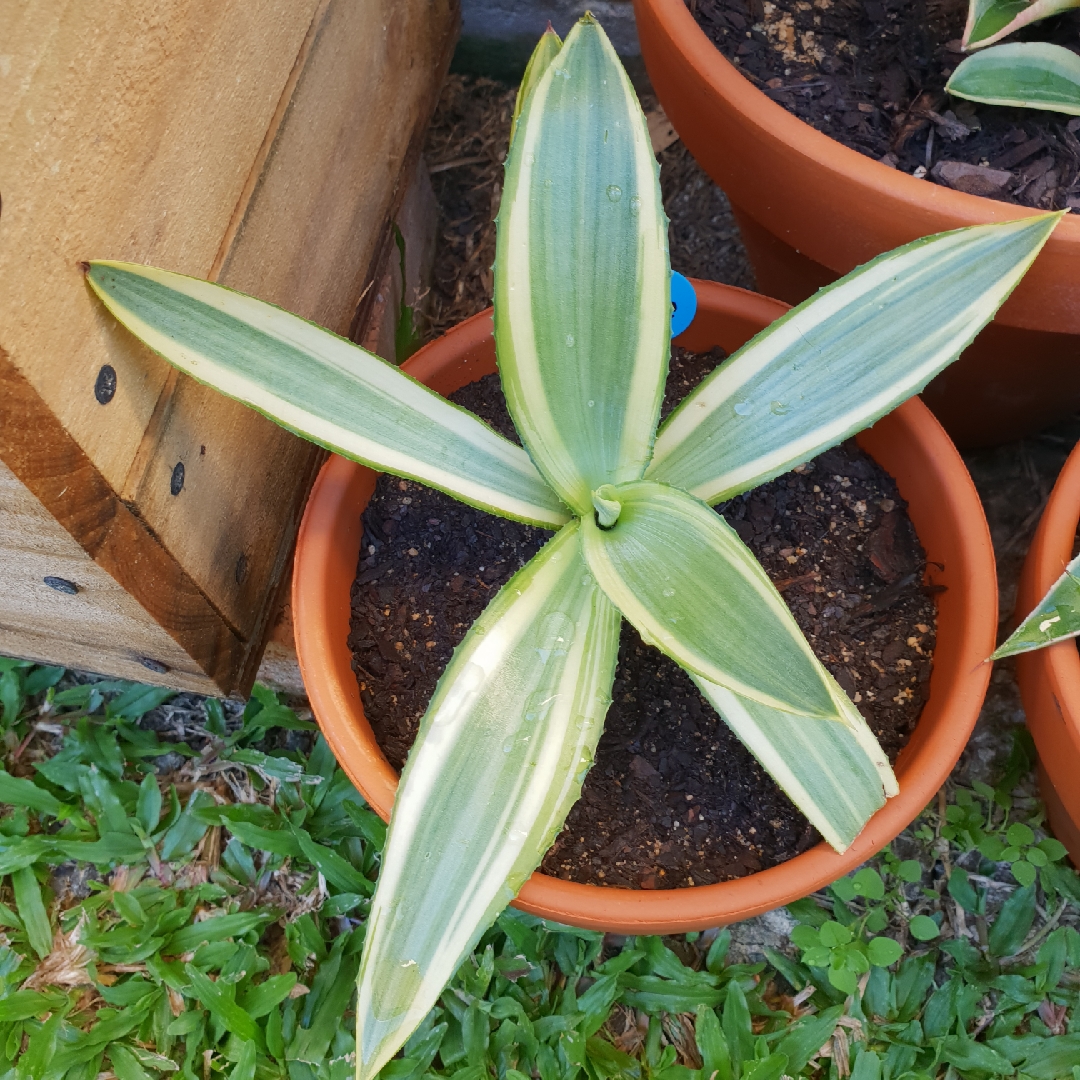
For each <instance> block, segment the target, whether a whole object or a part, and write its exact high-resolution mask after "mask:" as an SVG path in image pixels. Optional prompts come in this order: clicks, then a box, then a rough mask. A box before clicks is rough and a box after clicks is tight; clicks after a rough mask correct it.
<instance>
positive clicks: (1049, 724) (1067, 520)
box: [1016, 446, 1080, 867]
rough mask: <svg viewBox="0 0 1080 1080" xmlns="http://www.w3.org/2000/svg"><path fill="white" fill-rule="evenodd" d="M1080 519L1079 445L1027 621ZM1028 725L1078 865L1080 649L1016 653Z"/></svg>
mask: <svg viewBox="0 0 1080 1080" xmlns="http://www.w3.org/2000/svg"><path fill="white" fill-rule="evenodd" d="M1078 523H1080V446H1078V447H1076V449H1074V450H1073V452H1072V453H1071V454H1070V455H1069V460H1068V461H1066V462H1065V467H1064V468H1063V469H1062V470H1061V475H1060V476H1059V477H1058V479H1057V483H1056V484H1055V485H1054V490H1053V491H1052V492H1051V493H1050V499H1049V501H1048V502H1047V504H1046V509H1045V510H1044V511H1043V516H1042V520H1041V521H1040V522H1039V528H1038V530H1037V531H1036V533H1035V539H1034V540H1032V542H1031V547H1030V549H1029V550H1028V555H1027V560H1026V561H1025V563H1024V572H1023V574H1022V575H1021V578H1020V589H1019V591H1018V593H1017V597H1016V618H1017V619H1018V620H1019V619H1022V618H1024V617H1025V616H1026V615H1027V614H1028V613H1029V612H1030V611H1031V610H1032V608H1034V607H1035V605H1036V604H1037V603H1038V602H1039V601H1040V600H1041V599H1042V598H1043V597H1044V596H1045V595H1046V593H1047V590H1048V589H1049V588H1050V586H1051V585H1053V584H1054V582H1055V581H1057V579H1058V578H1059V577H1061V575H1062V573H1063V572H1064V570H1065V567H1066V565H1067V564H1068V562H1069V561H1070V560H1071V559H1072V553H1073V544H1074V542H1075V539H1076V528H1077V524H1078ZM1016 679H1017V682H1018V683H1019V684H1020V696H1021V698H1022V699H1023V702H1024V712H1025V713H1026V714H1027V724H1028V728H1029V729H1030V731H1031V735H1032V737H1033V738H1034V740H1035V746H1036V748H1037V749H1038V751H1039V786H1040V788H1041V790H1042V797H1043V801H1044V802H1045V803H1046V812H1047V818H1048V820H1049V822H1050V828H1051V829H1052V830H1053V833H1054V835H1055V836H1056V837H1057V838H1058V839H1059V840H1060V841H1061V842H1062V843H1063V844H1064V845H1065V846H1066V847H1067V848H1068V849H1069V855H1070V856H1071V857H1072V861H1073V862H1074V863H1075V864H1076V865H1077V866H1078V867H1080V651H1078V650H1077V647H1076V642H1075V641H1072V640H1070V641H1060V642H1058V644H1057V645H1051V646H1050V647H1049V648H1046V649H1039V650H1037V651H1036V652H1030V653H1023V654H1022V655H1020V656H1018V657H1017V658H1016Z"/></svg>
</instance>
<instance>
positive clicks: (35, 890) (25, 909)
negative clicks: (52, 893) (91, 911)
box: [11, 866, 52, 960]
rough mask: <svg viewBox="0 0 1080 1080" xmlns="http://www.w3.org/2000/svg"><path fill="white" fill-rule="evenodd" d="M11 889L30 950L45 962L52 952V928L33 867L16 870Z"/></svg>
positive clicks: (12, 877)
mask: <svg viewBox="0 0 1080 1080" xmlns="http://www.w3.org/2000/svg"><path fill="white" fill-rule="evenodd" d="M11 887H12V889H13V890H14V893H15V910H16V911H17V912H18V913H19V918H20V919H22V923H23V926H24V927H25V929H26V936H27V938H28V939H29V941H30V948H32V949H33V950H34V952H36V953H37V954H38V956H39V957H41V959H42V960H44V959H45V957H46V956H48V955H49V953H51V952H52V927H51V926H50V925H49V915H48V913H47V912H46V910H45V904H44V902H43V901H42V899H41V885H40V884H39V882H38V879H37V877H36V876H35V875H34V870H33V867H30V866H27V867H24V868H23V869H22V870H16V871H15V872H14V873H13V874H12V875H11Z"/></svg>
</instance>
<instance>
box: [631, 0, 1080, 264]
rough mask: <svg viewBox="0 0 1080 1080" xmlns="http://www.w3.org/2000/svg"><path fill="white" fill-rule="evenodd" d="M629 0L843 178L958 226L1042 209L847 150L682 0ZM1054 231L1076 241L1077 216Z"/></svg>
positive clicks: (714, 77) (704, 69) (723, 90)
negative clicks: (717, 39)
mask: <svg viewBox="0 0 1080 1080" xmlns="http://www.w3.org/2000/svg"><path fill="white" fill-rule="evenodd" d="M634 3H635V5H643V6H647V7H650V8H652V9H653V11H654V12H655V14H656V16H657V18H659V19H661V20H662V21H663V22H664V23H665V24H666V26H667V28H668V30H669V32H670V34H671V37H672V39H673V40H674V41H675V42H676V44H677V45H678V47H679V48H680V50H681V51H682V54H683V56H684V57H685V58H686V60H687V61H688V62H689V64H690V66H691V67H692V68H693V69H694V70H695V72H696V73H697V74H698V76H699V77H700V78H701V79H703V80H704V81H705V82H707V83H709V85H710V86H711V87H712V88H713V89H714V90H715V91H716V92H717V93H718V94H719V95H720V96H721V97H723V98H724V99H725V100H727V101H728V102H730V103H731V104H732V105H733V106H734V107H735V108H736V109H737V110H738V111H739V112H740V113H742V114H743V115H744V116H746V117H747V118H749V119H750V122H751V123H753V124H754V125H755V126H756V127H762V128H766V129H767V130H769V131H771V132H773V133H774V134H775V135H776V137H777V138H778V139H780V140H781V141H783V142H785V143H787V144H788V145H789V146H790V147H791V149H792V150H793V151H795V153H796V154H798V155H800V156H802V157H806V158H811V159H813V160H815V161H819V162H823V163H825V164H827V165H828V166H829V167H830V168H831V170H832V171H833V172H834V173H836V174H837V175H839V176H843V177H844V179H845V182H847V183H854V184H857V185H859V186H862V187H870V188H874V189H876V190H878V191H881V192H882V193H883V194H884V195H886V196H887V197H888V198H890V199H895V200H897V201H899V202H904V203H909V204H911V205H912V206H919V207H924V206H926V205H927V204H931V203H932V204H934V205H935V209H936V210H937V211H938V212H939V213H940V214H942V215H947V216H949V217H951V218H955V219H956V225H955V226H954V227H957V228H958V227H961V226H964V225H985V224H987V223H988V222H992V221H1013V220H1016V219H1017V218H1018V217H1031V216H1033V215H1035V214H1041V213H1045V211H1042V210H1036V209H1034V208H1032V207H1029V206H1014V205H1013V204H1012V203H1002V202H998V201H997V200H995V199H988V198H985V197H984V196H982V195H969V194H968V193H967V192H964V191H954V190H953V189H952V188H949V187H945V186H944V185H941V184H928V183H926V182H925V181H923V180H916V179H915V177H913V176H910V175H909V174H907V173H903V172H899V171H897V170H896V169H890V168H889V167H888V166H887V165H883V164H882V163H881V162H880V161H874V160H873V159H872V158H869V157H867V156H866V155H865V154H860V153H859V152H858V151H857V150H852V149H851V147H849V146H845V145H844V144H843V143H841V142H838V141H837V140H836V139H834V138H832V137H831V136H830V135H826V134H825V133H824V132H821V131H818V130H817V129H816V128H813V127H811V126H810V125H809V124H808V123H806V121H805V120H800V119H799V118H798V117H797V116H794V115H792V114H791V113H789V112H788V111H787V109H785V108H784V107H783V106H782V105H779V104H777V103H776V102H775V101H772V100H771V99H770V98H769V96H768V95H767V94H765V93H764V92H763V91H761V90H759V89H758V88H757V87H756V86H754V85H753V84H752V83H751V82H750V80H749V79H748V78H746V76H745V75H743V74H742V73H741V72H740V71H739V69H738V68H737V67H736V66H735V65H734V64H732V63H731V61H730V60H728V58H727V57H726V56H724V54H723V53H722V52H721V51H720V50H719V49H718V48H717V47H716V45H714V44H713V42H712V41H710V40H709V37H708V35H707V34H706V33H705V31H704V30H702V29H701V27H700V26H698V24H697V22H696V21H695V19H694V17H693V15H691V14H690V11H689V10H688V8H687V7H686V4H685V2H684V0H634ZM1057 234H1061V239H1062V240H1065V241H1068V242H1070V243H1080V218H1077V219H1073V217H1072V215H1071V214H1069V215H1066V217H1065V220H1064V221H1062V222H1061V224H1060V225H1059V226H1058V227H1057V229H1056V230H1055V235H1057Z"/></svg>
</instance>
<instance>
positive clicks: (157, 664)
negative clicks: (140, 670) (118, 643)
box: [137, 656, 169, 675]
mask: <svg viewBox="0 0 1080 1080" xmlns="http://www.w3.org/2000/svg"><path fill="white" fill-rule="evenodd" d="M137 659H138V661H139V663H140V664H142V666H143V667H144V668H147V669H149V670H150V671H153V672H154V673H155V674H157V675H164V674H165V673H166V672H167V671H168V670H169V667H168V665H167V664H163V663H162V662H161V661H160V660H153V659H151V658H150V657H149V656H140V657H137Z"/></svg>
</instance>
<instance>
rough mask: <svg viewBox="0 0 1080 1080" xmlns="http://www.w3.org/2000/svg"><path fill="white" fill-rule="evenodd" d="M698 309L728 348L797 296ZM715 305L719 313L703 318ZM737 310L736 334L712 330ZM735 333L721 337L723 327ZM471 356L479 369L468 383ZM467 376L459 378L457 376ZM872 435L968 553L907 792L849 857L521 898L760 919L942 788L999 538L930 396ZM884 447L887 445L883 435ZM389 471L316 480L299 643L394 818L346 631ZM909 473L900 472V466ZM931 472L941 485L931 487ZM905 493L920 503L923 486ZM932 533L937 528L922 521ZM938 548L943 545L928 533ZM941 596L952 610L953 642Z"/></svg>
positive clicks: (455, 367) (582, 911) (457, 364)
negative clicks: (361, 506) (364, 538)
mask: <svg viewBox="0 0 1080 1080" xmlns="http://www.w3.org/2000/svg"><path fill="white" fill-rule="evenodd" d="M694 287H695V290H696V292H697V294H698V305H699V306H698V317H697V319H696V321H695V324H694V325H693V326H691V328H690V330H689V331H687V333H685V334H684V335H683V336H682V337H681V338H680V339H679V341H680V343H681V344H684V345H685V346H686V347H688V348H694V349H699V350H703V349H707V348H709V347H711V345H714V344H721V345H723V346H724V347H725V348H727V349H728V351H729V352H730V351H733V349H734V348H735V347H737V346H738V345H739V344H741V343H742V342H743V341H745V340H748V339H749V338H750V337H751V336H753V334H754V333H756V332H757V331H758V330H759V329H761V328H762V327H763V326H765V325H767V324H768V323H769V322H771V321H773V320H774V319H775V318H777V317H779V315H781V314H782V313H783V312H784V311H786V310H787V305H785V304H782V303H781V302H780V301H776V300H771V299H769V298H767V297H763V296H759V295H758V294H756V293H750V292H747V291H745V290H742V289H737V288H734V287H732V286H726V285H718V284H716V283H713V282H702V281H695V282H694ZM703 316H704V318H703ZM710 320H712V321H714V322H717V321H723V322H724V326H725V327H726V330H725V331H724V332H725V333H726V335H727V339H726V340H719V339H718V338H717V336H716V334H714V333H712V332H710V333H705V331H704V329H703V328H704V324H706V323H708V322H709V321H710ZM491 327H492V324H491V312H490V310H489V311H487V312H483V313H481V314H480V315H476V316H474V317H473V318H471V319H468V320H466V321H465V322H463V323H461V324H459V325H458V326H457V327H455V328H454V329H453V330H451V331H449V332H448V333H447V334H445V335H443V336H442V337H441V338H439V339H437V340H436V341H434V342H432V343H431V344H429V345H427V346H425V348H424V349H422V350H420V352H418V353H417V354H416V355H415V356H414V357H413V358H412V359H411V360H410V361H409V362H408V364H407V365H406V368H407V370H408V371H409V373H410V374H411V375H413V376H414V377H416V378H419V379H420V380H421V381H423V382H426V383H428V385H431V386H432V388H433V389H437V390H439V391H440V392H443V393H445V392H450V391H451V390H453V389H455V388H456V387H457V386H460V385H464V382H469V381H473V380H474V379H475V378H479V377H480V376H481V375H483V374H487V373H489V372H490V371H492V370H494V366H493V348H492V342H491V332H492V328H491ZM721 336H722V335H721ZM462 368H464V374H465V377H464V382H463V381H462ZM454 376H456V377H454ZM860 442H864V443H867V444H871V445H869V446H866V448H867V449H869V450H870V452H871V453H872V455H873V456H878V454H880V453H881V452H882V448H887V446H889V445H894V446H900V445H901V444H903V446H904V447H905V448H906V449H905V450H904V452H905V453H908V452H910V453H912V454H914V455H915V456H916V457H917V458H918V463H919V468H918V469H912V468H910V467H909V472H911V474H912V475H911V476H910V477H909V478H908V479H909V485H908V486H909V487H911V486H912V485H914V487H915V488H917V489H918V490H919V491H924V492H926V491H929V490H930V488H933V492H934V494H933V495H927V494H923V495H922V496H919V498H921V502H922V505H924V506H925V507H926V513H925V514H924V515H923V518H924V521H927V522H931V523H934V522H937V521H943V522H947V525H940V526H939V525H937V524H933V526H932V527H933V528H934V529H944V530H946V531H947V532H948V535H949V536H950V537H954V538H955V539H954V540H950V543H954V545H955V550H956V555H955V557H951V558H950V561H951V562H952V564H953V565H951V566H949V567H948V570H947V572H945V578H944V579H943V580H948V589H949V590H950V591H951V595H950V594H949V593H944V594H941V596H939V620H938V646H937V650H936V653H935V667H934V672H933V674H932V676H931V689H930V695H929V697H928V700H927V703H926V705H925V706H924V708H923V712H922V714H921V716H920V720H919V724H918V725H917V727H916V729H915V732H914V733H913V734H912V737H911V740H910V741H909V743H908V746H907V747H906V748H905V750H904V751H902V752H901V755H900V757H899V759H898V761H897V763H896V771H897V776H898V778H899V780H900V786H901V791H900V794H899V795H898V796H896V797H895V798H893V799H890V800H889V801H888V802H887V803H886V805H885V806H884V807H883V808H882V809H881V810H879V811H878V812H877V814H875V815H874V816H873V818H871V820H870V822H869V823H868V824H867V826H866V827H865V828H864V829H863V831H862V833H860V834H859V836H858V837H857V838H856V840H855V841H854V843H853V844H852V845H851V847H850V848H848V850H847V851H846V852H845V853H844V854H843V855H838V854H836V853H835V852H834V851H832V849H831V848H829V847H828V846H827V845H826V844H824V843H821V844H818V845H817V846H816V847H814V848H812V849H810V850H809V851H806V852H804V853H803V854H801V855H798V856H796V857H795V858H794V859H791V860H789V861H787V862H786V863H782V864H780V865H779V866H775V867H772V868H770V869H768V870H763V871H759V872H758V873H755V874H751V875H750V876H748V877H744V878H740V879H737V880H735V881H727V882H721V883H719V884H714V885H699V886H693V887H684V888H679V889H674V890H662V891H660V890H657V891H646V890H636V889H625V888H616V887H601V886H595V885H585V884H582V883H579V882H569V881H562V880H561V879H557V878H552V877H548V876H546V875H543V874H540V873H534V874H533V875H532V877H531V878H530V879H529V881H527V882H526V884H525V886H524V887H523V888H522V890H521V893H520V894H519V896H518V898H517V900H516V901H515V902H514V903H515V906H517V907H519V908H522V909H524V910H526V911H529V912H531V913H533V914H536V915H540V916H542V917H545V918H549V919H553V920H555V921H558V922H562V923H569V924H571V925H577V926H583V927H588V928H593V929H601V930H608V931H617V932H622V933H638V934H640V933H676V932H685V931H688V930H695V929H704V928H706V927H710V926H716V925H718V924H723V923H729V922H735V921H738V920H741V919H745V918H749V917H751V916H753V915H757V914H760V913H762V912H764V911H769V910H771V909H773V908H776V907H779V906H781V905H783V904H785V903H790V902H791V901H792V900H795V899H797V898H798V897H801V896H805V895H807V894H808V893H811V892H813V891H815V890H816V889H819V888H821V887H823V886H824V885H826V884H828V883H829V882H831V881H834V880H836V879H837V878H838V877H841V876H843V875H844V874H846V873H848V872H849V871H851V870H853V869H854V868H855V867H856V866H858V865H859V864H860V863H862V862H864V861H865V860H866V859H867V858H869V857H870V856H871V855H872V854H874V853H875V852H876V851H878V850H880V849H881V848H882V847H883V846H884V845H885V844H886V843H888V842H889V841H890V840H892V839H893V838H894V837H895V836H896V835H897V834H898V833H900V832H901V831H902V830H903V829H904V828H905V827H906V826H907V825H908V824H909V823H910V822H911V821H912V820H913V819H914V818H915V817H916V816H917V815H918V814H919V813H920V812H921V811H922V809H923V808H924V807H925V806H926V804H927V803H928V802H930V800H931V799H932V798H933V796H934V794H935V793H936V792H937V790H938V788H939V787H940V785H941V784H942V783H943V782H944V780H945V778H946V777H947V776H948V774H949V772H950V771H951V770H952V767H953V765H954V764H955V762H956V760H957V759H958V758H959V755H960V752H961V751H962V750H963V748H964V745H965V743H966V742H967V738H968V736H969V734H970V732H971V729H972V728H973V727H974V724H975V720H976V718H977V717H978V714H979V710H980V707H981V704H982V700H983V697H984V695H985V691H986V686H987V682H988V680H989V675H990V666H989V665H988V664H985V663H983V662H982V661H983V660H984V658H985V657H986V656H988V655H989V653H990V651H991V650H992V649H993V643H994V634H995V631H996V626H997V595H996V589H993V590H989V589H986V588H985V583H986V582H987V581H990V582H995V581H996V573H995V567H994V559H993V550H992V547H991V544H990V536H989V529H988V527H987V524H986V519H985V516H984V515H983V511H982V504H981V503H980V501H979V498H978V495H977V493H976V491H975V488H974V485H973V483H972V481H971V478H970V476H969V475H968V472H967V469H966V468H965V466H964V464H963V461H962V460H961V458H960V456H959V454H958V452H957V451H956V448H955V447H954V446H953V444H952V442H951V441H950V440H949V438H948V436H947V435H946V434H945V432H944V430H943V429H942V428H941V426H940V424H938V422H937V421H936V420H935V419H934V417H933V416H932V414H931V413H930V411H929V410H928V409H927V408H926V406H925V405H923V404H922V402H921V401H919V400H918V399H912V400H911V401H909V402H907V403H905V404H904V405H902V406H900V408H899V409H897V410H896V411H895V412H894V413H892V414H891V415H890V416H889V417H886V418H885V419H883V420H881V421H879V422H878V424H876V425H875V426H874V427H873V428H871V429H868V431H867V432H866V433H864V435H863V436H860ZM876 444H880V446H878V450H877V453H875V452H874V448H873V446H874V445H876ZM375 478H376V474H375V473H374V472H372V471H371V470H370V469H367V468H365V467H363V466H361V465H357V464H355V463H353V462H349V461H346V460H345V459H343V458H338V457H332V458H331V459H330V460H329V461H328V462H327V463H326V465H325V466H324V467H323V469H322V471H321V472H320V474H319V478H318V480H317V481H316V484H315V487H314V488H313V490H312V494H311V498H310V500H309V502H308V505H307V509H306V511H305V514H304V519H303V522H302V524H301V528H300V533H299V537H298V540H297V548H296V560H295V570H294V576H293V592H292V605H293V614H294V620H295V629H296V647H297V655H298V658H299V661H300V668H301V672H302V674H303V677H304V683H305V686H306V687H307V690H308V695H309V700H310V702H311V706H312V709H313V711H314V713H315V716H316V719H317V720H318V722H319V726H320V727H321V728H322V730H323V733H324V734H325V736H326V738H327V741H328V742H329V744H330V746H331V748H332V749H333V751H334V754H335V756H336V757H337V759H338V761H339V762H340V763H341V765H342V767H343V768H344V769H345V771H346V773H347V774H348V775H349V776H350V778H351V779H352V781H353V783H354V784H356V786H357V787H358V788H359V789H360V790H362V791H363V793H364V795H365V797H366V798H367V799H368V801H369V803H371V805H372V806H373V808H374V809H375V810H376V811H377V812H379V814H380V815H381V816H382V817H384V818H386V817H387V816H388V812H389V807H390V805H391V803H392V801H393V792H394V789H395V787H396V783H397V776H396V774H395V773H394V771H393V770H392V769H391V767H390V765H389V763H388V762H387V761H386V759H385V758H384V757H383V756H382V753H381V751H380V750H379V748H378V746H377V744H376V743H375V739H374V736H373V734H372V732H371V728H370V725H369V724H368V722H367V720H366V719H365V718H364V714H363V707H362V705H361V703H360V696H359V688H358V685H357V681H356V678H355V675H354V674H353V672H352V669H351V653H350V651H349V648H348V644H347V636H348V625H349V618H350V603H349V592H350V586H351V583H352V581H353V579H354V578H355V576H356V562H357V555H358V552H359V546H360V539H361V535H360V534H361V531H362V530H361V523H360V513H359V512H358V510H357V500H358V499H361V498H362V499H363V500H364V502H365V503H366V500H367V499H368V498H370V495H371V493H372V492H373V490H374V485H375ZM898 482H900V478H899V477H898ZM927 485H929V487H928V486H927ZM901 489H902V493H903V494H905V498H906V499H907V501H908V502H909V504H910V508H911V510H912V516H913V517H914V516H916V515H915V512H914V511H915V507H916V502H915V499H916V496H913V495H911V494H910V492H905V491H904V484H903V483H901ZM917 531H918V532H920V534H921V533H922V532H923V528H920V527H919V526H917ZM924 546H928V544H926V543H924ZM942 604H945V605H947V606H948V608H949V611H950V616H949V619H950V621H949V623H948V625H949V626H954V627H955V632H952V631H950V634H949V635H948V643H946V642H945V639H946V636H947V635H945V634H943V632H942V630H943V621H942V618H941V613H940V608H941V606H942Z"/></svg>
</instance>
